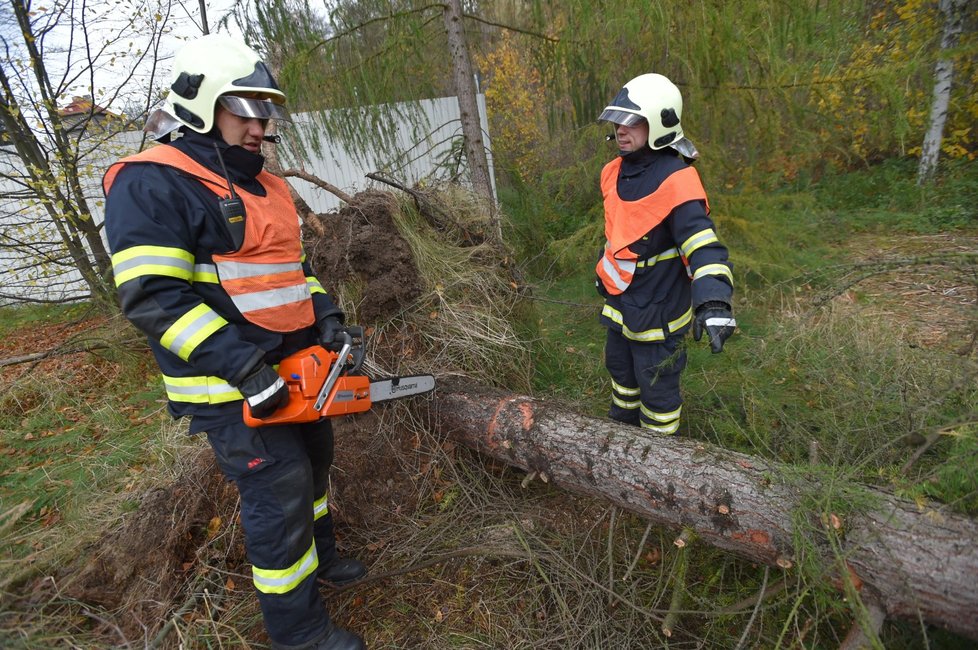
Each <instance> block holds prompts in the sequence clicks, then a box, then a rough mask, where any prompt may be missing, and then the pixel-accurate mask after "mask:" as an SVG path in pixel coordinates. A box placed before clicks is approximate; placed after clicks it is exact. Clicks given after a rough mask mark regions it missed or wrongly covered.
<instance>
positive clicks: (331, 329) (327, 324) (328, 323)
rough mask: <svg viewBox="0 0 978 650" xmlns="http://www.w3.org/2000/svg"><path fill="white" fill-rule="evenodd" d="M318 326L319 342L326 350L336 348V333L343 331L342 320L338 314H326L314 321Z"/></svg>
mask: <svg viewBox="0 0 978 650" xmlns="http://www.w3.org/2000/svg"><path fill="white" fill-rule="evenodd" d="M316 327H317V328H319V343H320V344H321V345H322V346H323V347H324V348H326V349H327V350H332V349H334V348H335V349H338V348H337V347H336V346H337V340H336V339H337V335H338V334H339V333H340V332H342V331H343V321H342V320H341V319H340V317H339V316H327V317H326V318H323V319H322V320H320V321H319V322H317V323H316Z"/></svg>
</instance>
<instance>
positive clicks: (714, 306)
mask: <svg viewBox="0 0 978 650" xmlns="http://www.w3.org/2000/svg"><path fill="white" fill-rule="evenodd" d="M736 328H737V321H736V320H734V317H733V312H732V311H731V310H730V305H728V304H727V303H724V302H716V301H714V302H706V303H703V304H702V305H700V306H699V307H698V308H697V309H696V318H695V319H694V320H693V338H694V339H695V340H697V341H699V340H700V338H702V336H703V332H704V331H705V332H706V335H707V336H708V337H709V341H710V349H711V350H712V351H713V354H716V353H718V352H721V351H722V350H723V342H724V341H726V340H727V339H729V338H730V336H731V335H732V334H733V333H734V330H735V329H736Z"/></svg>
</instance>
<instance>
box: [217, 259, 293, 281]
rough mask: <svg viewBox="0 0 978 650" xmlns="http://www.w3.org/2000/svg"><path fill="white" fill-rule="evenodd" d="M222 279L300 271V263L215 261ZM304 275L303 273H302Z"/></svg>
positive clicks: (240, 278)
mask: <svg viewBox="0 0 978 650" xmlns="http://www.w3.org/2000/svg"><path fill="white" fill-rule="evenodd" d="M217 268H218V270H219V271H220V275H221V279H222V280H243V279H246V278H253V277H256V276H259V275H273V274H276V273H291V272H293V271H299V272H300V273H301V272H302V265H301V264H299V263H298V262H284V263H281V264H257V263H253V262H225V261H221V262H218V263H217ZM302 277H305V273H303V274H302Z"/></svg>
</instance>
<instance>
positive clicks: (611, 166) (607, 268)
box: [595, 157, 710, 296]
mask: <svg viewBox="0 0 978 650" xmlns="http://www.w3.org/2000/svg"><path fill="white" fill-rule="evenodd" d="M619 169H621V157H618V158H615V159H614V160H612V161H611V162H609V163H608V164H607V165H605V166H604V169H602V170H601V193H602V194H603V195H604V235H605V239H606V240H607V241H606V243H605V248H604V255H602V257H601V259H600V260H599V261H598V265H597V267H596V268H595V271H597V274H598V277H599V278H601V283H602V284H603V285H604V288H605V290H606V291H607V292H608V293H610V294H611V295H615V296H616V295H618V294H620V293H622V292H623V291H625V289H627V288H628V285H630V284H631V283H632V278H634V277H635V264H636V262H637V261H638V254H637V253H635V252H633V251H632V250H631V249H629V246H631V245H632V244H634V243H635V242H637V241H638V240H640V239H641V238H642V237H644V236H645V235H647V234H648V232H649V231H650V230H652V229H653V228H655V227H656V226H658V225H659V224H660V223H662V221H663V220H665V218H666V217H668V216H669V213H670V212H672V211H673V210H674V209H675V208H676V207H678V206H680V205H682V204H683V203H687V202H688V201H695V200H702V201H706V190H705V189H703V183H702V182H700V175H699V174H698V173H697V172H696V170H695V169H693V168H692V167H686V168H684V169H680V170H679V171H676V172H673V173H672V174H670V175H669V176H668V177H667V178H666V179H665V180H664V181H662V184H661V185H659V187H658V188H656V190H655V191H654V192H652V193H651V194H649V195H648V196H643V197H642V198H640V199H638V200H636V201H625V200H622V199H621V198H620V197H619V196H618V170H619ZM706 211H707V214H709V212H710V206H709V203H707V206H706Z"/></svg>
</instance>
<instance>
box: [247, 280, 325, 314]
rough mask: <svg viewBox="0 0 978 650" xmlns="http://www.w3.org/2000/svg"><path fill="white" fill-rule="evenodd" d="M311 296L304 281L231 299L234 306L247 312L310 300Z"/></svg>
mask: <svg viewBox="0 0 978 650" xmlns="http://www.w3.org/2000/svg"><path fill="white" fill-rule="evenodd" d="M311 296H312V294H311V293H309V285H307V284H306V283H305V282H303V283H302V284H296V285H293V286H291V287H282V288H280V289H268V290H266V291H257V292H255V293H245V294H242V295H239V296H231V300H232V301H234V306H235V307H237V308H238V310H239V311H240V312H241V313H242V314H245V313H247V312H250V311H258V310H259V309H268V308H269V307H280V306H282V305H288V304H289V303H293V302H300V301H303V300H308V299H309V298H310V297H311Z"/></svg>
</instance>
